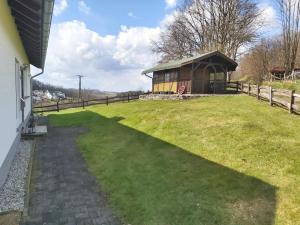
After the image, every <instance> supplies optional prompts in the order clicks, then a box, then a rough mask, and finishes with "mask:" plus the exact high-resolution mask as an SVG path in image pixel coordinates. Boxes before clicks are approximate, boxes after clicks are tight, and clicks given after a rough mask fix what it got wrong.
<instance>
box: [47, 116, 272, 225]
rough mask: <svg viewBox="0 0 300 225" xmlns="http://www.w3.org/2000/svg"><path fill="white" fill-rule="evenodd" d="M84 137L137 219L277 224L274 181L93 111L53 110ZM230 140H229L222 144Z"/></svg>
mask: <svg viewBox="0 0 300 225" xmlns="http://www.w3.org/2000/svg"><path fill="white" fill-rule="evenodd" d="M49 118H50V123H51V124H53V125H59V126H86V127H88V128H89V130H90V131H89V132H88V133H87V134H85V135H83V136H82V137H81V138H80V140H79V145H80V149H81V152H82V155H83V157H84V158H85V159H86V161H87V164H88V167H89V170H90V171H91V172H92V173H93V174H94V175H95V176H96V178H97V180H98V182H99V184H101V186H102V187H103V188H104V190H105V191H106V192H107V193H108V194H109V201H110V204H111V205H112V206H113V208H115V209H116V211H117V212H118V213H119V215H120V216H121V217H122V218H123V219H124V222H126V223H129V224H134V225H143V224H145V225H211V224H215V225H228V224H241V225H250V224H251V225H252V224H255V225H258V224H259V225H260V224H261V225H273V224H274V218H275V211H276V187H274V186H272V185H270V184H268V183H265V182H263V181H262V180H259V179H257V178H254V177H250V176H248V175H245V174H243V173H240V172H237V171H235V170H232V169H230V168H228V167H224V166H222V165H220V164H217V163H214V162H212V161H209V160H207V159H204V158H202V157H200V156H198V155H194V154H191V153H190V152H188V151H186V150H184V149H182V148H179V147H177V146H175V145H173V144H171V143H168V142H165V141H163V140H160V139H158V138H155V137H152V136H150V135H148V134H146V133H143V132H140V131H138V130H135V129H133V128H130V127H127V126H125V125H122V124H121V123H120V120H122V118H118V117H117V118H116V117H115V118H107V117H104V116H101V115H99V114H97V113H94V112H91V111H83V112H78V113H72V114H61V115H60V114H57V115H50V116H49ZM224 144H226V143H224Z"/></svg>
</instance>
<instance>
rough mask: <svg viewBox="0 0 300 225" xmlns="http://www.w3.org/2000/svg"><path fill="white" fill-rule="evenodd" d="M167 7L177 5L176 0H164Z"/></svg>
mask: <svg viewBox="0 0 300 225" xmlns="http://www.w3.org/2000/svg"><path fill="white" fill-rule="evenodd" d="M165 2H166V7H167V8H174V7H175V6H176V5H177V0H165Z"/></svg>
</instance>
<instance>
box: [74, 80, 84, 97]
mask: <svg viewBox="0 0 300 225" xmlns="http://www.w3.org/2000/svg"><path fill="white" fill-rule="evenodd" d="M76 77H78V79H79V87H78V98H79V99H81V97H82V95H81V78H82V77H84V76H82V75H76Z"/></svg>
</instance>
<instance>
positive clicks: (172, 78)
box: [170, 72, 177, 81]
mask: <svg viewBox="0 0 300 225" xmlns="http://www.w3.org/2000/svg"><path fill="white" fill-rule="evenodd" d="M170 81H177V72H173V73H171V76H170Z"/></svg>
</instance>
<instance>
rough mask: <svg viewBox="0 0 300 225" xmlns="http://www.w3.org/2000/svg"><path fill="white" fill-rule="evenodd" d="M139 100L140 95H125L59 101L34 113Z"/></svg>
mask: <svg viewBox="0 0 300 225" xmlns="http://www.w3.org/2000/svg"><path fill="white" fill-rule="evenodd" d="M136 99H139V95H129V94H128V95H125V96H115V97H106V98H98V99H89V100H84V99H82V100H80V99H77V100H74V101H71V102H60V101H57V102H56V104H51V105H43V106H34V107H33V112H34V113H43V112H54V111H56V112H59V111H60V110H62V109H70V108H81V107H82V108H83V109H84V108H85V107H86V106H92V105H100V104H103V105H104V104H105V105H108V104H111V103H114V102H130V101H131V100H136Z"/></svg>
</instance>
